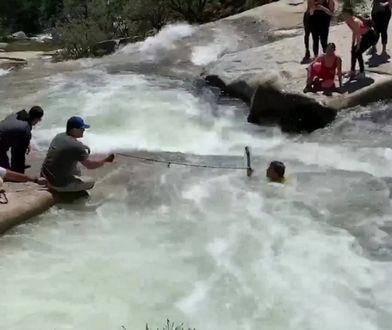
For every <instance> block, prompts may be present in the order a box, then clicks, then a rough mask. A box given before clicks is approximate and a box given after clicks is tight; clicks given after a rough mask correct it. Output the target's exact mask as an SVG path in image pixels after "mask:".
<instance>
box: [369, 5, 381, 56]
mask: <svg viewBox="0 0 392 330" xmlns="http://www.w3.org/2000/svg"><path fill="white" fill-rule="evenodd" d="M372 21H373V22H374V30H375V32H376V36H377V40H376V42H375V43H374V45H373V46H372V48H371V50H370V51H369V55H375V54H376V53H377V48H376V46H377V42H378V39H379V38H380V30H381V26H380V15H379V13H378V12H373V13H372Z"/></svg>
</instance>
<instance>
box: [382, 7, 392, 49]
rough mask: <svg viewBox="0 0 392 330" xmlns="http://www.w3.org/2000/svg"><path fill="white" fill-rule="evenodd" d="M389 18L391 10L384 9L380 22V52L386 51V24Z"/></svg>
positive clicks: (387, 24)
mask: <svg viewBox="0 0 392 330" xmlns="http://www.w3.org/2000/svg"><path fill="white" fill-rule="evenodd" d="M390 20H391V10H388V11H385V13H384V15H383V19H382V24H381V27H380V29H381V31H380V33H381V43H382V54H386V53H387V43H388V26H389V21H390Z"/></svg>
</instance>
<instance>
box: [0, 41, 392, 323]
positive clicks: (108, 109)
mask: <svg viewBox="0 0 392 330" xmlns="http://www.w3.org/2000/svg"><path fill="white" fill-rule="evenodd" d="M153 43H154V42H152V44H153ZM5 79H12V78H10V77H9V76H6V77H5ZM26 84H27V82H26ZM31 84H32V85H30V84H29V85H28V86H29V88H26V89H23V91H21V92H20V97H19V98H18V99H14V98H13V97H11V96H8V93H6V92H5V93H4V94H3V95H4V100H3V101H4V105H5V106H4V109H3V110H2V111H3V112H4V113H6V112H8V111H10V110H11V109H12V108H13V107H18V108H19V107H20V106H22V105H23V104H24V105H27V104H33V103H38V104H42V105H43V106H44V108H45V110H46V113H45V118H44V120H43V122H42V123H41V124H40V126H39V127H38V128H37V129H36V130H35V131H34V143H35V146H36V153H37V152H40V151H41V152H42V151H44V150H45V149H46V148H47V146H48V144H49V142H50V140H51V138H52V137H53V136H54V134H55V133H56V132H59V131H61V130H63V129H64V125H65V121H66V119H67V118H68V117H69V116H72V115H75V114H78V115H82V116H83V117H85V118H86V121H88V122H89V123H91V125H92V128H91V129H90V130H89V131H88V132H87V133H86V139H85V140H86V141H85V142H86V143H88V144H89V145H90V146H91V148H92V150H93V151H96V152H104V151H112V150H127V151H132V150H138V149H140V150H148V151H155V152H163V151H173V152H182V153H190V154H198V155H202V157H196V156H192V159H196V160H198V161H200V160H205V159H206V158H205V157H204V156H205V155H220V157H219V162H223V163H224V162H225V161H229V158H227V157H226V156H229V155H230V156H237V155H238V156H240V157H238V159H237V161H238V164H239V165H242V164H243V160H242V153H243V147H244V146H245V145H249V146H251V147H252V151H253V156H254V166H255V169H256V172H255V176H254V177H253V178H251V179H248V178H246V176H245V173H244V172H243V171H224V170H207V169H203V170H201V169H190V168H182V167H176V166H173V167H172V168H170V169H167V168H166V166H164V165H163V166H162V165H159V164H145V163H138V162H132V161H130V160H127V159H124V158H119V159H118V160H117V164H114V165H112V166H107V167H106V169H104V170H101V171H98V172H97V174H96V177H97V187H96V189H95V190H94V191H93V192H92V196H91V199H90V201H88V202H87V203H86V204H84V203H83V202H80V203H79V204H76V205H60V206H58V207H56V208H53V209H52V210H51V211H49V212H48V213H46V214H44V215H42V216H40V217H38V218H37V219H35V220H34V221H32V222H31V223H27V224H24V225H21V226H19V227H18V228H16V229H15V230H13V231H12V232H10V233H8V234H7V235H5V236H4V237H2V238H0V279H1V281H2V292H1V296H0V310H1V318H0V328H1V329H31V330H33V329H34V330H35V329H58V330H62V329H94V330H101V329H102V330H108V329H121V326H122V325H123V326H125V327H126V328H127V329H143V328H144V327H145V323H147V322H148V323H150V324H151V325H153V326H154V327H153V328H156V327H158V326H160V325H162V324H163V322H164V320H166V319H167V318H170V319H172V320H173V321H177V320H178V321H179V322H182V321H183V322H185V324H186V325H189V326H192V327H195V328H197V329H201V330H216V329H222V330H223V329H225V330H238V329H245V330H248V329H252V330H253V329H268V330H297V329H309V330H336V329H356V330H376V329H377V330H378V329H381V330H387V329H390V324H391V322H392V313H391V310H392V309H391V308H392V306H391V305H392V304H391V300H390V297H391V294H392V285H391V283H390V276H391V272H392V267H391V266H392V265H391V260H392V258H391V249H392V240H391V236H390V234H391V233H392V231H391V229H392V222H391V215H392V209H391V205H390V196H389V195H390V190H389V188H388V185H390V183H391V182H390V181H389V180H388V179H385V178H384V177H392V167H391V166H390V162H391V155H392V153H391V149H390V146H389V144H388V139H389V135H390V132H391V131H392V121H391V120H390V119H389V112H388V108H389V107H390V105H373V106H371V107H369V108H367V109H354V110H353V111H352V112H351V113H345V114H343V115H341V117H340V118H338V120H337V122H336V123H335V124H334V125H332V126H331V127H329V128H326V129H324V130H321V131H319V132H315V133H313V134H311V135H310V136H305V137H290V136H285V135H283V134H281V133H280V132H279V130H278V129H276V128H260V127H254V126H251V125H248V124H246V121H245V107H244V105H242V104H241V103H238V102H235V101H229V100H223V101H221V102H218V99H217V97H216V95H214V94H213V93H212V92H211V91H209V90H208V89H207V88H201V87H199V86H197V85H195V84H192V83H189V82H184V81H181V80H176V79H172V78H171V79H169V78H163V77H160V76H156V75H151V74H149V75H148V74H145V75H143V74H140V73H131V72H121V73H117V74H109V73H107V72H106V71H105V70H104V69H103V68H99V67H95V68H85V69H83V70H81V71H76V72H72V73H59V74H57V75H55V76H51V77H48V78H41V79H37V80H36V81H35V80H34V81H33V82H31ZM31 86H33V87H34V88H30V87H31ZM376 109H377V111H372V112H371V111H370V110H376ZM207 159H210V158H207ZM273 159H281V160H283V161H285V162H286V165H287V168H288V177H289V180H288V183H287V184H286V185H284V186H282V185H276V184H268V183H267V182H266V181H265V179H264V170H265V167H266V165H267V164H268V162H269V161H271V160H273ZM215 161H216V160H215ZM230 161H232V158H230ZM382 178H384V179H382Z"/></svg>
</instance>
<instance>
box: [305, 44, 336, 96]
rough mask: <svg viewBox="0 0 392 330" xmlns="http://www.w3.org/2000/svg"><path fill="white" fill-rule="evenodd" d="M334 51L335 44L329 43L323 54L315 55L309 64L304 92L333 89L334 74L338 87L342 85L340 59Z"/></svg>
mask: <svg viewBox="0 0 392 330" xmlns="http://www.w3.org/2000/svg"><path fill="white" fill-rule="evenodd" d="M335 51H336V45H335V44H334V43H329V44H328V45H327V48H326V52H325V54H323V55H321V56H319V57H317V58H316V59H315V60H314V61H313V62H312V63H311V64H310V65H309V67H308V68H307V70H308V77H307V81H306V87H305V89H304V93H307V92H311V91H312V92H316V91H331V90H334V89H335V88H336V86H335V76H336V74H337V75H338V79H339V88H341V87H342V59H341V57H340V56H338V55H336V54H335Z"/></svg>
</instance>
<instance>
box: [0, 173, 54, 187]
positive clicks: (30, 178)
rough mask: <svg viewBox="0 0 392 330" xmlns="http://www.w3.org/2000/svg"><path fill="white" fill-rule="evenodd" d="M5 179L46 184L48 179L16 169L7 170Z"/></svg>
mask: <svg viewBox="0 0 392 330" xmlns="http://www.w3.org/2000/svg"><path fill="white" fill-rule="evenodd" d="M4 179H5V180H7V181H12V182H34V183H38V184H41V185H45V184H46V179H45V178H38V177H35V176H29V175H26V174H23V173H18V172H14V171H10V170H7V171H6V173H5V176H4Z"/></svg>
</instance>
